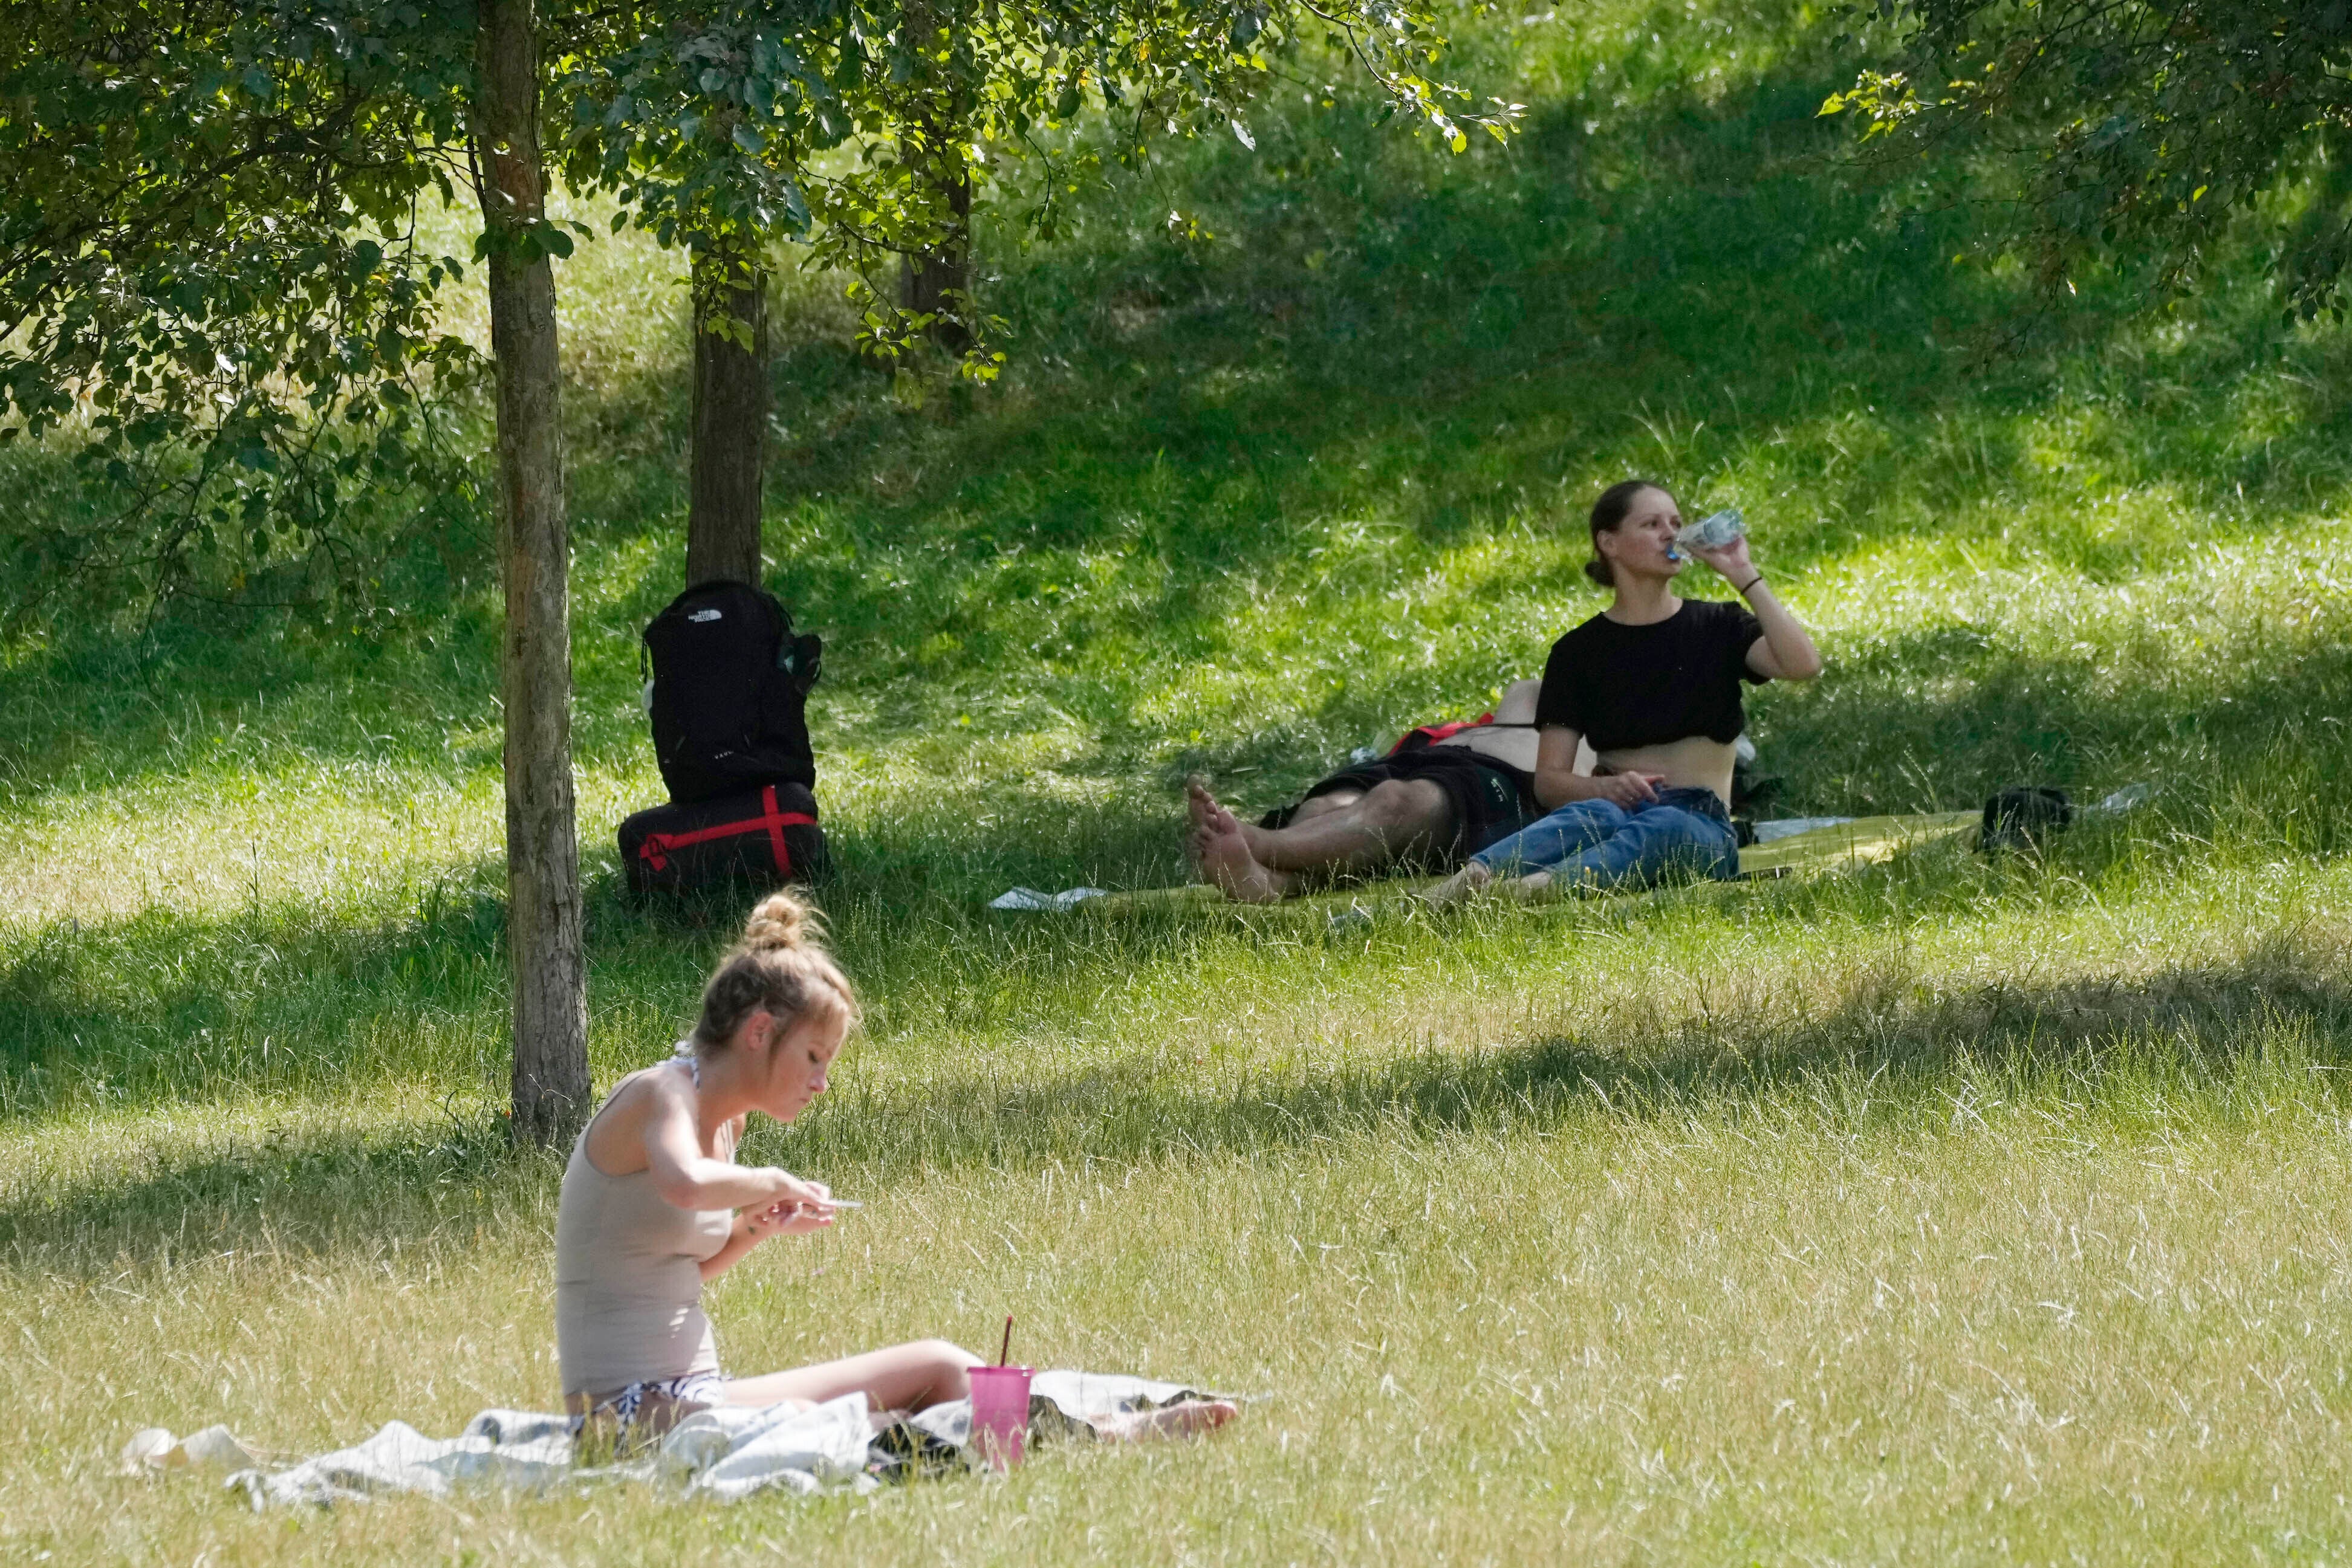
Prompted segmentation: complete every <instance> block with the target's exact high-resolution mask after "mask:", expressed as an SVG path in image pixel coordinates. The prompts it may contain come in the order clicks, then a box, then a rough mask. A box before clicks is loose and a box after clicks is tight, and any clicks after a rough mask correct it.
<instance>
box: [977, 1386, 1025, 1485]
mask: <svg viewBox="0 0 2352 1568" xmlns="http://www.w3.org/2000/svg"><path fill="white" fill-rule="evenodd" d="M1029 1371H1030V1369H1029V1368H1028V1367H1025V1366H975V1367H973V1368H972V1369H971V1440H972V1445H973V1447H975V1448H978V1449H979V1450H980V1452H981V1454H982V1457H983V1458H986V1459H987V1460H988V1462H989V1463H990V1464H991V1465H992V1466H994V1467H995V1468H996V1469H1000V1470H1008V1469H1012V1468H1013V1466H1015V1465H1017V1464H1019V1463H1020V1462H1021V1452H1022V1449H1023V1448H1026V1447H1027V1446H1028V1441H1029Z"/></svg>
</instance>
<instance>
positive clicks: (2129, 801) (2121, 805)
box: [2091, 784, 2156, 817]
mask: <svg viewBox="0 0 2352 1568" xmlns="http://www.w3.org/2000/svg"><path fill="white" fill-rule="evenodd" d="M2155 799H2156V786H2155V785H2153V784H2126V785H2125V786H2124V787H2123V788H2122V789H2118V790H2116V792H2115V793H2114V794H2112V795H2110V796H2108V797H2107V798H2106V799H2105V800H2102V801H2100V802H2099V803H2098V804H2097V805H2095V806H2094V807H2092V808H2091V810H2092V812H2093V813H2094V814H2095V815H2097V816H2102V817H2120V816H2122V815H2123V814H2124V813H2125V812H2126V811H2129V810H2137V808H2139V807H2141V806H2145V805H2147V803H2148V802H2149V801H2150V800H2155Z"/></svg>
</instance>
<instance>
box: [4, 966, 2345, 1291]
mask: <svg viewBox="0 0 2352 1568" xmlns="http://www.w3.org/2000/svg"><path fill="white" fill-rule="evenodd" d="M2344 957H2345V954H2344V952H2343V951H2342V950H2341V948H2340V946H2330V945H2329V944H2327V943H2326V942H2323V941H2321V940H2318V939H2316V938H2313V937H2310V936H2304V937H2300V938H2294V939H2288V938H2282V939H2280V940H2277V941H2274V942H2273V943H2271V944H2269V945H2267V946H2263V947H2262V948H2260V949H2258V950H2256V951H2255V952H2254V953H2253V954H2252V956H2248V957H2246V958H2245V959H2243V960H2242V961H2239V962H2234V963H2229V964H2216V965H2210V966H2181V967H2174V968H2171V969H2168V970H2164V971H2161V972H2158V973H2155V974H2151V975H2147V976H2145V977H2134V978H2122V977H2115V978H2107V979H2099V980H2065V981H2059V982H2054V983H2032V982H2028V981H2005V982H2002V983H1999V984H1995V985H1991V986H1984V987H1977V988H1969V989H1959V990H1955V989H1948V988H1939V987H1936V986H1932V985H1923V984H1919V983H1916V982H1915V981H1912V980H1910V979H1908V978H1906V977H1904V976H1901V975H1896V974H1890V973H1884V972H1879V973H1874V972H1869V971H1862V972H1858V973H1857V974H1856V975H1855V976H1854V977H1853V978H1852V979H1851V981H1850V982H1849V983H1848V985H1847V987H1846V988H1845V990H1844V992H1843V994H1842V995H1841V996H1839V997H1838V998H1837V999H1836V1000H1835V1001H1834V1003H1833V1005H1831V1006H1828V1007H1826V1008H1819V1009H1810V1010H1808V1009H1805V1008H1804V1007H1803V1006H1802V1005H1801V1003H1800V1002H1795V1001H1792V1000H1791V999H1790V998H1776V997H1770V996H1757V997H1752V998H1745V999H1744V1001H1743V999H1741V998H1719V999H1717V1000H1715V1001H1714V1002H1712V1003H1711V1005H1710V1007H1709V1008H1708V1009H1707V1011H1706V1015H1705V1016H1704V1017H1685V1018H1682V1019H1668V1018H1666V1017H1664V1015H1663V1014H1658V1013H1654V1014H1650V1015H1646V1016H1645V1015H1644V1014H1643V1013H1642V1012H1641V1011H1640V1010H1638V1009H1636V1008H1633V1007H1621V1008H1619V1009H1614V1010H1613V1011H1612V1013H1610V1014H1609V1015H1608V1016H1604V1017H1601V1018H1598V1019H1593V1020H1592V1021H1591V1024H1590V1026H1589V1027H1585V1028H1580V1029H1578V1030H1575V1031H1574V1032H1568V1033H1559V1034H1546V1035H1542V1036H1538V1037H1537V1038H1534V1039H1530V1040H1524V1041H1522V1042H1520V1043H1517V1044H1512V1045H1507V1046H1501V1047H1496V1048H1493V1049H1487V1050H1481V1051H1468V1052H1464V1051H1451V1050H1444V1049H1440V1048H1439V1047H1437V1046H1436V1045H1435V1044H1434V1043H1432V1044H1430V1045H1429V1046H1427V1047H1426V1048H1424V1049H1423V1050H1421V1051H1416V1052H1413V1053H1412V1054H1410V1055H1407V1056H1403V1057H1401V1058H1397V1059H1394V1060H1392V1061H1389V1062H1387V1063H1385V1064H1382V1065H1380V1066H1377V1067H1367V1068H1364V1069H1361V1070H1342V1071H1312V1070H1307V1071H1291V1072H1285V1073H1282V1074H1278V1075H1267V1076H1262V1077H1245V1078H1244V1079H1242V1080H1240V1081H1238V1082H1223V1083H1213V1084H1208V1085H1205V1086H1204V1085H1203V1084H1202V1082H1201V1081H1200V1078H1199V1076H1197V1075H1186V1076H1184V1077H1181V1079H1180V1078H1178V1077H1176V1076H1175V1075H1172V1074H1171V1073H1168V1072H1166V1071H1160V1070H1155V1069H1154V1068H1152V1067H1150V1066H1149V1065H1144V1064H1137V1065H1133V1066H1122V1067H1118V1068H1113V1069H1108V1070H1103V1071H1089V1072H1086V1073H1082V1074H1077V1075H1074V1076H1070V1077H1066V1078H1064V1079H1061V1080H1059V1081H1055V1082H1045V1083H1039V1084H1034V1085H1008V1084H1006V1083H1004V1082H1002V1081H1001V1080H998V1079H994V1078H991V1077H987V1076H982V1075H970V1076H964V1077H958V1078H950V1079H933V1080H930V1081H929V1082H925V1083H923V1084H921V1085H919V1087H916V1088H914V1089H912V1090H910V1091H909V1092H907V1093H905V1094H887V1095H885V1094H875V1093H870V1092H859V1090H858V1089H857V1088H856V1086H855V1083H854V1081H853V1082H851V1083H850V1084H847V1085H845V1086H843V1087H842V1088H840V1089H837V1090H836V1091H835V1096H831V1097H829V1100H830V1103H826V1104H824V1105H823V1106H821V1107H820V1108H819V1109H818V1110H817V1111H816V1112H814V1113H812V1114H811V1115H810V1116H809V1117H808V1118H807V1119H806V1120H805V1121H804V1122H803V1123H802V1124H798V1125H796V1126H795V1127H793V1129H790V1130H782V1129H778V1128H776V1127H774V1126H772V1125H766V1124H763V1125H762V1126H761V1128H759V1129H757V1130H756V1131H755V1134H754V1136H753V1138H752V1139H751V1141H750V1143H749V1144H747V1146H746V1149H745V1152H744V1157H745V1158H746V1159H747V1160H772V1159H781V1160H782V1161H783V1162H784V1163H787V1164H789V1165H791V1166H793V1167H795V1168H798V1169H803V1170H807V1171H813V1172H822V1173H824V1175H825V1176H827V1177H829V1178H832V1179H835V1180H836V1181H843V1180H850V1179H855V1180H856V1181H858V1182H860V1183H863V1184H866V1185H867V1186H873V1187H875V1188H876V1189H877V1190H878V1189H879V1188H880V1187H881V1186H884V1185H886V1184H887V1182H888V1181H889V1180H890V1179H892V1178H893V1177H894V1176H900V1177H903V1176H905V1175H906V1174H907V1173H909V1172H912V1171H926V1172H931V1173H953V1172H955V1171H958V1170H968V1169H972V1168H977V1167H996V1166H1014V1167H1032V1166H1043V1165H1045V1164H1048V1163H1052V1162H1060V1163H1063V1164H1069V1163H1074V1162H1083V1161H1087V1160H1100V1161H1105V1162H1109V1163H1112V1164H1132V1163H1137V1162H1144V1161H1152V1160H1160V1159H1185V1158H1191V1157H1195V1156H1218V1155H1239V1156H1242V1157H1244V1158H1255V1157H1262V1156H1263V1157H1279V1156H1281V1155H1285V1154H1286V1153H1290V1152H1295V1151H1297V1150H1300V1149H1302V1148H1305V1147H1307V1146H1308V1145H1313V1144H1317V1143H1321V1142H1327V1141H1330V1140H1334V1139H1340V1138H1346V1137H1349V1136H1351V1135H1366V1134H1369V1135H1375V1136H1378V1137H1381V1138H1384V1139H1399V1138H1412V1137H1427V1136H1431V1135H1434V1134H1441V1133H1472V1134H1487V1135H1493V1136H1513V1135H1525V1134H1561V1135H1570V1136H1579V1137H1587V1138H1595V1139H1598V1138H1605V1137H1607V1136H1609V1135H1610V1133H1611V1129H1612V1127H1623V1126H1629V1125H1633V1124H1645V1123H1651V1122H1655V1121H1659V1120H1663V1119H1679V1118H1683V1117H1687V1116H1702V1117H1707V1118H1712V1119H1720V1120H1726V1121H1730V1122H1738V1121H1742V1120H1744V1119H1747V1118H1750V1117H1756V1116H1760V1117H1762V1118H1763V1119H1764V1120H1765V1121H1766V1122H1767V1123H1769V1124H1772V1125H1775V1126H1779V1125H1783V1124H1789V1123H1790V1122H1791V1121H1792V1120H1793V1121H1796V1122H1803V1121H1805V1120H1807V1119H1809V1118H1810V1119H1811V1120H1813V1121H1817V1122H1820V1123H1821V1124H1822V1126H1823V1130H1824V1131H1825V1132H1827V1133H1832V1134H1851V1133H1854V1132H1858V1131H1864V1130H1866V1129H1867V1128H1868V1127H1870V1126H1872V1125H1874V1124H1876V1125H1882V1126H1889V1127H1894V1128H1897V1129H1902V1128H1914V1127H1916V1128H1917V1129H1919V1130H1920V1131H1922V1132H1923V1133H1926V1132H1930V1131H1933V1130H1935V1129H1937V1128H1948V1127H1950V1126H1953V1125H1956V1124H1957V1123H1956V1118H1958V1119H1961V1120H1964V1119H1965V1118H1966V1116H1967V1114H1968V1111H1967V1109H1966V1108H1967V1107H1969V1106H1977V1107H1981V1108H1984V1109H1988V1110H1989V1109H1990V1107H1991V1106H1992V1105H1993V1104H1994V1103H1997V1102H2001V1101H2007V1102H2010V1103H2019V1102H2025V1101H2034V1102H2037V1103H2049V1104H2052V1105H2053V1106H2055V1105H2058V1104H2060V1103H2062V1102H2063V1104H2064V1105H2066V1106H2070V1107H2073V1108H2074V1109H2075V1110H2077V1111H2080V1110H2083V1109H2085V1108H2087V1109H2089V1110H2090V1111H2092V1112H2094V1113H2096V1112H2098V1111H2100V1110H2102V1109H2103V1108H2104V1109H2105V1110H2106V1111H2107V1112H2109V1113H2112V1114H2114V1115H2115V1116H2116V1117H2119V1118H2121V1119H2122V1120H2123V1121H2124V1122H2125V1123H2126V1124H2127V1123H2129V1122H2130V1120H2131V1119H2132V1118H2133V1117H2134V1116H2135V1115H2144V1116H2147V1117H2150V1118H2151V1119H2152V1121H2161V1120H2163V1119H2164V1118H2165V1117H2168V1116H2171V1115H2176V1114H2178V1113H2179V1106H2180V1103H2181V1101H2182V1100H2183V1099H2184V1097H2200V1096H2202V1097H2208V1098H2210V1097H2214V1096H2219V1097H2221V1100H2222V1102H2223V1103H2224V1104H2225V1107H2226V1103H2227V1101H2228V1098H2229V1096H2230V1094H2231V1090H2232V1086H2233V1085H2234V1084H2236V1083H2238V1082H2241V1081H2242V1080H2243V1079H2245V1078H2246V1077H2247V1076H2248V1075H2249V1074H2258V1073H2260V1072H2261V1071H2264V1070H2265V1069H2266V1068H2274V1067H2278V1066H2281V1065H2284V1067H2286V1068H2288V1069H2290V1070H2294V1071H2299V1072H2300V1073H2301V1074H2302V1076H2301V1077H2300V1078H2299V1079H2298V1081H2297V1086H2296V1087H2295V1089H2294V1090H2293V1091H2292V1092H2294V1093H2297V1094H2310V1095H2315V1096H2320V1097H2324V1098H2326V1099H2328V1100H2330V1102H2331V1103H2332V1102H2333V1100H2334V1099H2335V1098H2336V1096H2338V1095H2339V1094H2340V1092H2342V1091H2341V1090H2340V1089H2339V1087H2338V1084H2337V1082H2336V1079H2335V1077H2334V1075H2333V1072H2332V1071H2331V1072H2328V1073H2325V1074H2321V1073H2314V1072H2311V1071H2309V1070H2311V1069H2319V1068H2325V1069H2331V1070H2345V1069H2352V983H2347V980H2346V978H2345V976H2346V973H2347V970H2346V968H2345V967H2344V962H2343V960H2344ZM2263 1092H2269V1091H2268V1090H2264V1091H2263ZM2246 1109H2247V1110H2248V1111H2249V1113H2252V1111H2253V1110H2254V1109H2255V1108H2254V1107H2252V1105H2249V1106H2248V1107H2246ZM859 1169H863V1170H865V1171H866V1173H867V1174H866V1175H865V1176H857V1175H856V1172H857V1170H859ZM559 1171H560V1165H559V1163H558V1161H557V1160H556V1159H555V1158H554V1157H553V1156H551V1155H517V1154H514V1153H512V1152H511V1151H509V1150H508V1149H507V1147H506V1145H505V1142H504V1138H503V1135H502V1130H501V1127H500V1124H499V1123H498V1121H497V1119H496V1118H495V1117H486V1116H478V1117H477V1118H476V1119H475V1120H474V1121H472V1122H468V1121H467V1120H465V1119H463V1118H462V1117H454V1116H453V1117H450V1118H448V1119H446V1123H435V1124H427V1125H423V1126H419V1127H416V1128H415V1130H413V1131H394V1132H391V1133H384V1132H376V1133H373V1134H363V1135H352V1134H350V1133H348V1132H343V1131H338V1130H334V1129H321V1128H319V1127H316V1126H314V1125H293V1124H289V1125H288V1126H286V1127H283V1128H281V1129H279V1130H278V1131H277V1132H275V1133H273V1134H271V1135H270V1136H268V1138H266V1139H264V1140H263V1141H261V1142H259V1143H257V1144H254V1145H248V1146H246V1147H243V1148H235V1149H229V1150H226V1151H220V1152H213V1153H207V1154H205V1155H202V1156H199V1157H195V1158H192V1159H188V1160H184V1161H174V1160H173V1158H171V1157H170V1156H168V1155H166V1156H163V1157H162V1158H160V1159H158V1160H155V1161H153V1162H152V1163H151V1164H149V1165H147V1166H144V1167H143V1168H142V1169H140V1170H139V1171H137V1172H136V1173H135V1174H131V1175H129V1176H121V1177H100V1178H92V1179H87V1180H79V1181H72V1180H68V1181H52V1182H50V1183H48V1184H47V1185H45V1186H40V1187H38V1188H36V1189H27V1188H26V1187H24V1186H17V1187H16V1188H15V1189H13V1190H12V1191H11V1192H10V1195H9V1199H8V1206H7V1207H5V1209H0V1257H5V1258H6V1259H7V1260H8V1261H9V1263H10V1264H11V1266H13V1267H15V1268H16V1269H17V1270H20V1271H28V1270H46V1271H49V1272H57V1273H69V1274H83V1273H89V1272H90V1271H93V1270H115V1269H119V1268H121V1267H122V1266H124V1264H125V1263H129V1264H131V1265H133V1266H145V1265H148V1264H152V1263H155V1262H159V1261H161V1260H163V1258H164V1257H166V1256H168V1255H173V1254H178V1255H182V1256H184V1255H186V1254H188V1253H189V1252H190V1251H191V1250H192V1249H193V1250H194V1251H198V1252H219V1251H224V1250H231V1249H253V1248H257V1247H260V1248H269V1249H278V1250H282V1251H300V1250H303V1249H325V1248H330V1247H334V1246H340V1245H345V1244H350V1243H353V1242H361V1241H364V1242H368V1243H371V1244H373V1243H381V1242H383V1241H385V1240H387V1239H418V1238H422V1237H424V1236H426V1235H429V1234H457V1235H459V1236H462V1235H463V1234H464V1233H465V1232H466V1231H467V1228H469V1227H470V1226H472V1225H474V1224H477V1223H479V1222H480V1221H481V1219H482V1218H483V1217H484V1216H485V1215H487V1214H488V1213H490V1212H492V1211H497V1212H500V1213H505V1214H509V1215H512V1214H516V1213H530V1214H535V1215H537V1216H539V1217H540V1221H539V1222H542V1223H543V1222H544V1219H545V1217H546V1213H547V1208H548V1206H549V1205H550V1203H551V1198H552V1192H553V1186H554V1182H555V1179H556V1176H557V1175H558V1174H559ZM861 1190H864V1187H863V1186H862V1187H861Z"/></svg>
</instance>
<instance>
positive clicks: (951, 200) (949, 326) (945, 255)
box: [898, 160, 971, 354]
mask: <svg viewBox="0 0 2352 1568" xmlns="http://www.w3.org/2000/svg"><path fill="white" fill-rule="evenodd" d="M942 183H944V185H945V187H946V194H947V199H948V211H949V212H950V213H951V214H954V219H955V222H954V225H953V226H952V227H951V228H950V230H949V231H948V235H947V237H946V238H945V239H944V240H943V241H941V242H940V247H939V249H937V250H934V251H927V252H925V253H924V254H923V255H921V256H908V258H907V264H906V267H905V270H904V271H903V272H902V273H901V274H900V283H899V290H898V297H899V300H900V302H901V303H903V304H904V305H905V306H906V308H908V310H912V311H918V312H926V313H929V314H930V315H932V316H934V317H936V318H937V319H935V320H933V321H932V323H931V326H930V336H931V341H933V342H934V343H937V344H939V345H940V347H941V348H943V349H946V350H949V351H950V352H951V353H958V354H961V353H962V352H963V351H964V350H966V349H968V348H970V347H971V329H970V328H968V327H966V326H965V325H964V319H965V318H966V317H967V316H968V315H969V314H970V312H971V170H970V169H969V168H967V167H966V166H965V165H964V164H963V163H962V162H961V160H959V161H958V162H956V165H955V171H954V172H952V173H950V174H948V175H946V176H945V177H944V179H943V182H942Z"/></svg>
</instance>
